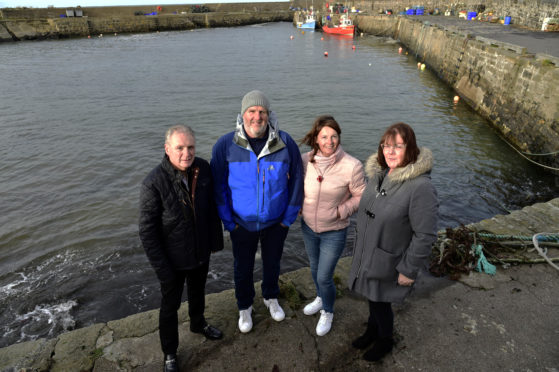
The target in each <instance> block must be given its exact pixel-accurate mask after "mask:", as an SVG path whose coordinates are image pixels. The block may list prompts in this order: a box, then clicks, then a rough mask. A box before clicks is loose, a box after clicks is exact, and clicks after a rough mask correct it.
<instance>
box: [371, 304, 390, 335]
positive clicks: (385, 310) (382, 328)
mask: <svg viewBox="0 0 559 372" xmlns="http://www.w3.org/2000/svg"><path fill="white" fill-rule="evenodd" d="M369 326H370V327H371V326H372V327H373V329H377V331H378V336H379V338H392V332H393V331H394V313H393V312H392V304H391V303H390V302H375V301H369Z"/></svg>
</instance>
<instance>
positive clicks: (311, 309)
mask: <svg viewBox="0 0 559 372" xmlns="http://www.w3.org/2000/svg"><path fill="white" fill-rule="evenodd" d="M320 310H322V298H320V297H317V298H315V299H314V301H313V302H311V303H310V304H307V306H305V308H304V309H303V313H305V315H313V314H316V313H318V312H319V311H320Z"/></svg>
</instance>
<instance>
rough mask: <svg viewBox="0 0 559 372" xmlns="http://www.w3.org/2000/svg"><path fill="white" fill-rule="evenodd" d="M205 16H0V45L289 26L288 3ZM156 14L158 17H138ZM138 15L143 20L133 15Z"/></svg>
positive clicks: (123, 11)
mask: <svg viewBox="0 0 559 372" xmlns="http://www.w3.org/2000/svg"><path fill="white" fill-rule="evenodd" d="M207 8H209V10H210V12H206V13H193V12H192V6H191V5H183V6H179V5H177V6H171V5H169V6H163V7H162V8H161V10H160V11H158V10H157V8H156V7H155V6H144V7H141V6H138V7H124V6H123V7H94V8H68V9H72V10H76V9H79V10H81V11H82V14H83V16H82V17H61V15H66V8H43V9H27V8H5V9H1V10H0V42H1V41H19V40H37V39H50V38H69V37H85V36H88V35H91V36H94V35H99V34H109V33H131V32H155V31H172V30H189V29H194V28H205V27H231V26H241V25H249V24H255V23H264V22H280V21H286V22H289V21H291V20H292V19H293V12H292V11H290V10H289V3H288V2H284V3H240V4H208V5H207ZM155 11H157V15H143V14H148V13H152V12H155ZM135 13H139V14H142V15H135Z"/></svg>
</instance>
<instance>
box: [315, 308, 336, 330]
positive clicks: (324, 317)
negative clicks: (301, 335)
mask: <svg viewBox="0 0 559 372" xmlns="http://www.w3.org/2000/svg"><path fill="white" fill-rule="evenodd" d="M333 318H334V313H327V312H326V311H324V310H320V319H319V320H318V324H317V325H316V334H317V335H319V336H324V335H325V334H327V333H328V332H330V328H332V319H333Z"/></svg>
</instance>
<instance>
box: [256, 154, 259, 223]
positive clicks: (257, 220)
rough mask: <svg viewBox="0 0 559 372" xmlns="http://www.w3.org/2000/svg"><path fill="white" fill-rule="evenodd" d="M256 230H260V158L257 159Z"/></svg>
mask: <svg viewBox="0 0 559 372" xmlns="http://www.w3.org/2000/svg"><path fill="white" fill-rule="evenodd" d="M256 197H257V198H256V231H260V159H258V158H257V159H256Z"/></svg>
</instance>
